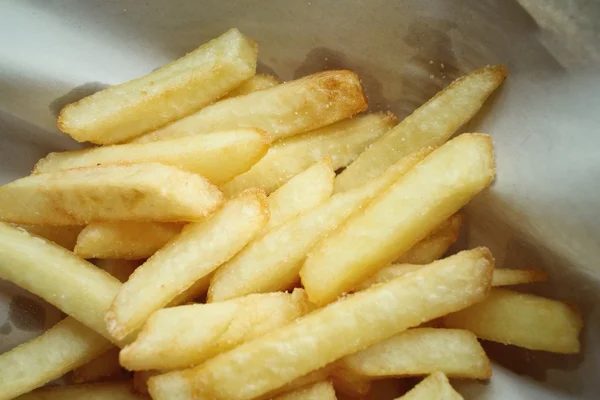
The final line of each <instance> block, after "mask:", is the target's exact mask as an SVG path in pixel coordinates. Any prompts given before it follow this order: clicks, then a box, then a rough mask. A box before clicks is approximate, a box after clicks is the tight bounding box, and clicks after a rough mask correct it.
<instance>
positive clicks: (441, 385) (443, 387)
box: [396, 372, 464, 400]
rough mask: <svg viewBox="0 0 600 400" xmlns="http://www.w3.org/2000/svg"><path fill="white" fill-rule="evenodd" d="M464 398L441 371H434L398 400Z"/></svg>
mask: <svg viewBox="0 0 600 400" xmlns="http://www.w3.org/2000/svg"><path fill="white" fill-rule="evenodd" d="M433 399H435V400H464V399H463V397H462V396H461V395H460V394H458V392H457V391H456V390H454V388H453V387H452V386H451V385H450V382H448V378H447V377H446V375H444V374H443V373H441V372H434V373H433V374H431V375H429V376H428V377H427V378H425V379H423V380H422V381H421V382H419V384H418V385H417V386H415V387H414V388H413V389H412V390H411V391H409V392H408V393H406V394H405V395H404V396H401V397H398V398H397V399H396V400H433Z"/></svg>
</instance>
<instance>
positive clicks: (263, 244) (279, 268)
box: [208, 153, 425, 302]
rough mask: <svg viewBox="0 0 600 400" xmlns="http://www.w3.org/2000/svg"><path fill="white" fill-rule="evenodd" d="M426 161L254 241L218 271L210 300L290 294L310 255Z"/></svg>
mask: <svg viewBox="0 0 600 400" xmlns="http://www.w3.org/2000/svg"><path fill="white" fill-rule="evenodd" d="M424 156H425V154H424V153H421V154H417V155H414V156H413V157H408V158H406V159H404V160H402V161H401V162H399V163H398V164H396V165H394V166H392V167H391V168H389V169H388V171H386V172H385V173H384V174H383V175H382V176H381V177H379V178H378V179H375V180H373V181H372V182H369V183H368V184H366V185H364V186H362V187H360V188H357V189H355V190H353V191H349V192H347V193H340V194H339V195H336V196H333V197H331V198H330V199H329V200H328V201H327V202H325V203H323V204H321V205H320V206H318V207H317V208H315V209H313V210H312V211H309V212H307V213H305V214H303V215H299V216H298V217H296V218H294V219H292V220H290V221H289V222H287V223H286V224H283V225H281V226H279V227H278V228H275V229H273V230H271V231H269V232H268V233H267V234H265V235H264V236H262V237H260V238H258V239H257V240H254V241H253V242H252V243H250V244H249V245H248V246H247V247H246V248H245V249H244V250H242V251H241V252H240V253H239V254H237V255H236V256H235V257H234V258H233V259H231V260H230V261H228V262H227V263H226V264H224V265H222V266H221V267H220V268H219V269H218V270H217V271H216V272H215V275H214V277H213V279H212V281H211V284H210V287H209V289H208V301H209V302H214V301H223V300H228V299H232V298H235V297H239V296H244V295H246V294H250V293H267V292H274V291H275V292H276V291H279V290H287V289H289V288H290V287H291V286H293V285H294V284H295V283H297V282H298V280H299V279H298V272H299V270H300V266H301V265H302V261H303V260H304V258H305V257H306V253H307V252H308V251H309V250H310V249H311V248H312V247H313V246H314V245H315V244H316V243H317V242H318V241H319V240H321V239H323V237H325V236H326V235H327V234H328V233H330V232H332V231H333V230H334V229H335V228H336V227H337V226H339V225H340V224H341V223H342V222H343V221H345V220H346V219H347V218H348V217H349V216H350V215H351V214H352V213H353V212H355V211H356V210H359V209H360V208H361V207H363V206H365V204H367V203H368V202H369V201H370V200H372V199H373V198H374V197H375V196H376V195H377V194H379V193H381V192H382V191H384V190H385V189H386V188H387V187H389V186H390V185H391V184H392V183H394V182H395V181H396V180H398V179H399V178H400V177H401V176H402V175H403V174H404V173H406V171H408V170H409V169H410V168H412V167H413V166H414V165H415V164H416V163H417V162H419V161H420V160H421V159H423V157H424Z"/></svg>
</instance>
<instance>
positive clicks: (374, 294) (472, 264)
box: [149, 248, 493, 400]
mask: <svg viewBox="0 0 600 400" xmlns="http://www.w3.org/2000/svg"><path fill="white" fill-rule="evenodd" d="M473 255H477V257H473ZM492 271H493V259H492V257H491V254H490V253H489V251H488V250H487V249H483V248H479V249H475V250H472V251H469V252H462V253H459V254H457V255H456V256H453V257H450V258H447V259H445V260H441V261H437V262H435V263H433V264H430V265H428V266H424V267H423V268H421V269H419V270H417V271H415V272H413V273H411V274H407V275H405V276H403V277H400V278H397V279H394V280H392V281H390V282H387V283H384V284H381V285H378V286H375V287H372V288H370V289H367V290H365V291H362V292H359V293H355V294H353V295H350V296H347V297H344V298H342V299H340V300H338V301H336V302H335V303H332V304H329V305H328V306H326V307H324V308H321V309H318V310H315V311H313V312H311V313H309V314H308V315H306V316H304V317H302V318H300V319H298V320H296V321H294V323H292V324H288V325H286V326H284V327H282V328H279V329H277V330H275V331H273V332H270V333H267V334H266V335H264V336H261V337H259V338H256V339H253V340H251V341H249V342H246V343H243V344H241V345H240V346H238V347H236V348H234V349H233V350H230V351H228V352H226V353H222V354H220V355H218V356H217V357H214V358H212V359H210V360H208V361H207V362H205V363H203V364H201V365H199V366H197V367H194V368H191V369H187V370H182V371H174V372H169V373H167V374H164V375H159V376H155V377H153V378H151V379H150V380H149V389H150V394H151V395H152V398H153V399H154V400H163V399H173V398H177V399H181V400H184V399H191V398H193V399H195V400H202V399H211V400H220V399H227V400H242V399H252V398H254V397H257V396H260V395H262V394H264V393H267V392H269V391H271V390H273V389H275V388H278V387H281V386H283V385H285V384H286V383H287V382H291V381H292V380H294V379H296V378H298V377H301V376H303V375H305V374H307V373H309V372H310V371H313V370H315V369H318V368H321V367H323V366H325V365H327V364H329V363H331V362H333V361H335V360H337V359H339V358H341V357H344V356H346V355H349V354H352V353H355V352H357V351H360V350H363V349H365V348H367V347H369V346H372V345H374V344H375V343H378V342H381V341H382V340H385V339H387V338H389V337H391V336H393V335H395V334H397V333H399V332H402V331H404V330H406V329H408V328H410V327H414V326H416V325H419V324H421V323H423V322H425V321H428V320H431V319H434V318H437V317H440V316H442V315H446V314H448V313H449V312H453V310H461V309H463V308H465V307H468V306H469V305H471V304H474V303H477V302H479V301H481V300H483V299H484V298H485V296H486V295H487V292H488V290H489V287H490V283H491V280H492ZM407 304H410V305H411V307H406V305H407ZM340 338H343V340H340ZM231 377H235V385H232V384H231Z"/></svg>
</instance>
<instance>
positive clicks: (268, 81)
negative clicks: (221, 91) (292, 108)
mask: <svg viewBox="0 0 600 400" xmlns="http://www.w3.org/2000/svg"><path fill="white" fill-rule="evenodd" d="M280 83H281V82H280V81H279V79H277V78H275V77H274V76H272V75H265V74H256V75H254V76H253V77H252V78H250V79H248V80H246V81H244V82H242V84H241V85H240V86H238V87H236V88H235V89H233V90H232V91H231V92H229V93H227V94H226V95H225V96H223V97H221V100H225V99H230V98H232V97H238V96H243V95H246V94H250V93H253V92H258V91H259V90H264V89H268V88H270V87H273V86H277V85H279V84H280Z"/></svg>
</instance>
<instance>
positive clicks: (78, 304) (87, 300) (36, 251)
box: [0, 223, 121, 339]
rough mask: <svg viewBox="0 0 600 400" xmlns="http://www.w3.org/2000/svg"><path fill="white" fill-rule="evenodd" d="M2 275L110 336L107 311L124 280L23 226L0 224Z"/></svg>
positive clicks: (0, 264) (0, 268)
mask: <svg viewBox="0 0 600 400" xmlns="http://www.w3.org/2000/svg"><path fill="white" fill-rule="evenodd" d="M0 278H2V279H6V280H9V281H11V282H13V283H15V284H16V285H18V286H20V287H22V288H23V289H25V290H28V291H30V292H31V293H34V294H36V295H38V296H40V297H41V298H43V299H44V300H46V301H47V302H49V303H50V304H53V305H54V306H56V307H58V308H59V309H61V310H62V311H64V312H65V313H67V314H69V315H70V316H72V317H74V318H76V319H77V320H78V321H80V322H81V323H83V324H84V325H86V326H88V327H89V328H91V329H93V330H95V331H96V332H98V333H100V334H101V335H103V336H105V337H106V338H108V339H110V338H111V337H110V335H108V332H107V330H106V324H105V323H104V313H105V312H106V310H107V309H108V307H109V306H110V304H111V302H112V300H113V298H114V297H115V296H116V295H117V292H118V291H119V288H120V287H121V282H119V280H118V279H116V278H114V277H112V276H110V275H109V274H108V273H106V272H104V271H102V270H101V269H99V268H97V267H96V266H95V265H93V264H91V263H89V262H87V261H85V260H83V259H81V258H79V257H77V256H76V255H74V254H73V253H71V252H70V251H68V250H65V249H64V248H62V247H60V246H58V245H56V244H54V243H52V242H49V241H46V240H44V239H41V238H38V237H36V236H32V235H31V234H29V233H28V232H27V231H25V230H24V229H22V228H17V227H14V226H11V225H8V224H5V223H0Z"/></svg>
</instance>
